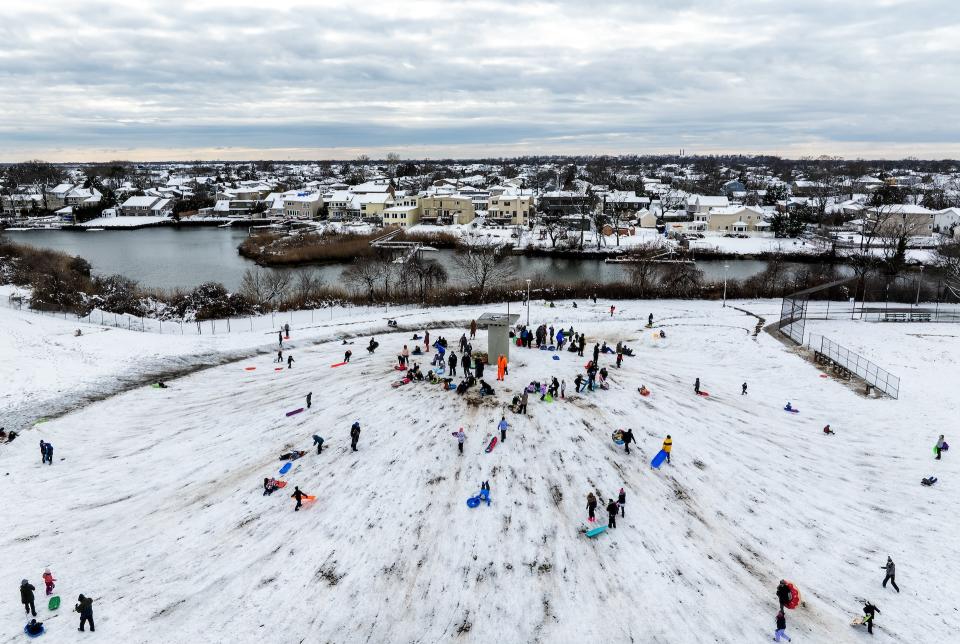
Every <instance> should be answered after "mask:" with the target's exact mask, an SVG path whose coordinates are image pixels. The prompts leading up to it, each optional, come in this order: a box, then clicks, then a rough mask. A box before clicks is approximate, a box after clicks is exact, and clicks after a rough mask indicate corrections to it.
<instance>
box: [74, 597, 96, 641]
mask: <svg viewBox="0 0 960 644" xmlns="http://www.w3.org/2000/svg"><path fill="white" fill-rule="evenodd" d="M73 610H75V611H77V612H78V613H80V628H78V629H77V630H78V631H80V632H81V633H82V632H83V627H84V625H85V624H88V623H89V624H90V632H91V633H93V632H95V631H96V630H97V629H96V628H94V626H93V600H92V599H91V598H89V597H84V596H83V595H80V596H79V597H77V605H76V606H75V607H74V609H73Z"/></svg>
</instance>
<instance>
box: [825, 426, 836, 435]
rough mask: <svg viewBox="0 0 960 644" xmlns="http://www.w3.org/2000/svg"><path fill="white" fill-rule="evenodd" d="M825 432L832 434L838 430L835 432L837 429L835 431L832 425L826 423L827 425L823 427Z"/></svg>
mask: <svg viewBox="0 0 960 644" xmlns="http://www.w3.org/2000/svg"><path fill="white" fill-rule="evenodd" d="M823 433H824V434H826V435H828V436H829V435H831V434H836V433H837V432H835V431H833V430H832V429H830V425H826V426H825V427H824V428H823Z"/></svg>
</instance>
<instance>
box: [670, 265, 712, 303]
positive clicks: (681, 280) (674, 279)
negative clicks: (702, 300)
mask: <svg viewBox="0 0 960 644" xmlns="http://www.w3.org/2000/svg"><path fill="white" fill-rule="evenodd" d="M661 284H662V286H663V288H664V290H665V292H666V293H667V294H669V295H671V296H673V297H679V298H691V297H696V296H697V295H699V294H700V287H701V286H702V285H703V271H701V270H700V269H699V268H697V267H696V265H695V264H694V263H693V262H670V263H668V264H664V265H663V279H662V282H661Z"/></svg>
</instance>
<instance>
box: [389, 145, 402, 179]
mask: <svg viewBox="0 0 960 644" xmlns="http://www.w3.org/2000/svg"><path fill="white" fill-rule="evenodd" d="M399 164H400V155H399V154H397V153H396V152H387V167H388V168H389V169H390V177H391V178H392V179H396V178H397V166H398V165H399Z"/></svg>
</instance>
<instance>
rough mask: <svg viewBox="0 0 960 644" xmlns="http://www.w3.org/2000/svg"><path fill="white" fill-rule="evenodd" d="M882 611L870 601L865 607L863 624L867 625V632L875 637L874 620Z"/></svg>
mask: <svg viewBox="0 0 960 644" xmlns="http://www.w3.org/2000/svg"><path fill="white" fill-rule="evenodd" d="M879 612H880V609H879V608H877V607H876V606H874V605H873V604H872V603H870V602H869V601H868V602H866V603H864V605H863V623H864V624H866V625H867V632H868V633H870V634H871V635H873V620H874V619H875V618H876V616H877V613H879Z"/></svg>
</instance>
